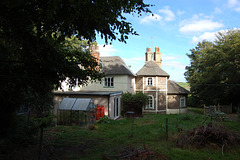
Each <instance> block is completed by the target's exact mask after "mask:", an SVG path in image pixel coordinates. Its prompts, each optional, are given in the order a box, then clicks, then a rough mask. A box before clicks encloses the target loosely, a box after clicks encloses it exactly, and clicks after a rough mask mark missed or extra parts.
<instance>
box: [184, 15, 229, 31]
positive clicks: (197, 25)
mask: <svg viewBox="0 0 240 160" xmlns="http://www.w3.org/2000/svg"><path fill="white" fill-rule="evenodd" d="M180 26H181V27H180V29H179V31H180V32H182V33H194V32H205V31H213V30H216V29H219V28H221V27H223V26H224V25H223V24H222V23H220V22H213V21H212V20H210V19H202V20H196V18H194V19H193V20H192V19H191V20H189V21H186V20H185V22H184V23H183V22H181V24H180Z"/></svg>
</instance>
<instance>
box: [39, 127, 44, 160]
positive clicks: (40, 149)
mask: <svg viewBox="0 0 240 160" xmlns="http://www.w3.org/2000/svg"><path fill="white" fill-rule="evenodd" d="M42 141H43V126H41V128H40V142H39V150H38V160H40V158H41V153H42Z"/></svg>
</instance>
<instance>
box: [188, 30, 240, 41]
mask: <svg viewBox="0 0 240 160" xmlns="http://www.w3.org/2000/svg"><path fill="white" fill-rule="evenodd" d="M233 30H240V28H234V29H233ZM227 31H228V29H225V30H219V31H216V32H205V33H203V34H202V35H200V36H194V37H193V39H192V43H197V42H202V41H203V40H206V41H211V42H214V41H215V40H216V38H217V37H216V35H217V34H218V33H219V32H220V33H223V34H224V33H226V32H227Z"/></svg>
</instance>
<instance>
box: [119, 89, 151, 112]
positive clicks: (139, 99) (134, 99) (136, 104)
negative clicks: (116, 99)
mask: <svg viewBox="0 0 240 160" xmlns="http://www.w3.org/2000/svg"><path fill="white" fill-rule="evenodd" d="M122 102H123V113H126V111H134V112H135V113H136V114H141V115H142V107H143V106H145V105H146V104H147V102H148V96H147V95H146V94H144V93H142V92H138V93H136V94H132V93H129V92H127V93H123V95H122Z"/></svg>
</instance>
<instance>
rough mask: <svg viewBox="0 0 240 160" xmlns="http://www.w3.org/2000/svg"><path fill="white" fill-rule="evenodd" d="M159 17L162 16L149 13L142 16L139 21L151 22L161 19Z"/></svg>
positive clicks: (142, 22) (143, 22)
mask: <svg viewBox="0 0 240 160" xmlns="http://www.w3.org/2000/svg"><path fill="white" fill-rule="evenodd" d="M161 19H162V17H161V16H159V15H158V14H151V15H148V16H145V17H143V18H142V19H141V20H140V23H141V24H151V23H153V22H157V21H161Z"/></svg>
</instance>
